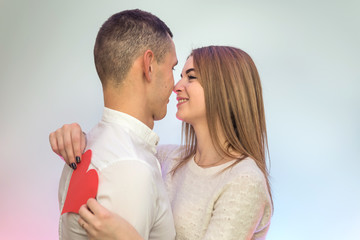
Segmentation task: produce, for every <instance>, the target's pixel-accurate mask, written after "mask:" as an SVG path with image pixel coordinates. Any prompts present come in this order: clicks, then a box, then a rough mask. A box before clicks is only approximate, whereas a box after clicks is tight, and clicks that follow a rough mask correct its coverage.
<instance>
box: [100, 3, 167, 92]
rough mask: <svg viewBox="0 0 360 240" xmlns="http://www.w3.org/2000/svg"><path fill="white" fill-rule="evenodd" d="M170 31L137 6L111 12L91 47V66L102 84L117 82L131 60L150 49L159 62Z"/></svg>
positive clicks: (129, 65)
mask: <svg viewBox="0 0 360 240" xmlns="http://www.w3.org/2000/svg"><path fill="white" fill-rule="evenodd" d="M172 37H173V35H172V32H171V31H170V29H169V27H168V26H167V25H166V24H165V23H164V22H163V21H161V20H160V19H159V18H158V17H156V16H154V15H153V14H151V13H148V12H145V11H141V10H139V9H135V10H126V11H122V12H119V13H116V14H114V15H112V16H111V17H110V18H109V19H108V20H107V21H106V22H105V23H104V24H103V25H102V27H101V28H100V30H99V32H98V35H97V38H96V42H95V47H94V59H95V66H96V70H97V73H98V75H99V78H100V80H101V82H102V84H103V86H105V85H106V84H107V81H108V80H111V81H114V83H115V84H117V85H118V84H120V83H121V81H122V80H123V79H124V78H125V77H126V76H127V73H128V72H129V70H130V68H131V66H132V64H133V62H134V60H135V59H136V58H137V57H138V56H140V55H141V54H142V53H143V52H144V51H146V50H147V49H150V50H152V51H153V52H154V55H155V59H156V61H157V62H160V61H161V60H162V59H163V58H164V55H165V53H166V52H167V51H168V50H169V49H170V46H171V43H170V38H172Z"/></svg>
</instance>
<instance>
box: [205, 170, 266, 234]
mask: <svg viewBox="0 0 360 240" xmlns="http://www.w3.org/2000/svg"><path fill="white" fill-rule="evenodd" d="M267 201H268V199H267V188H266V185H265V183H264V180H263V178H261V177H260V176H258V175H251V174H249V175H241V176H239V177H237V178H236V179H235V180H234V181H231V182H230V183H228V184H227V185H226V186H225V187H224V188H223V191H222V193H221V194H220V196H219V198H218V199H217V201H216V202H215V204H214V210H213V214H212V217H211V219H210V223H209V226H208V229H207V231H206V234H205V236H204V238H203V239H204V240H212V239H217V240H219V239H220V240H221V239H224V240H225V239H227V240H230V239H237V240H239V239H241V240H247V239H255V238H253V235H254V233H255V231H257V230H259V227H261V226H259V224H260V222H261V219H262V217H263V215H264V208H265V205H266V202H267ZM260 225H261V224H260ZM267 227H268V226H263V227H261V228H267ZM260 230H261V229H260ZM265 231H267V229H266V230H265Z"/></svg>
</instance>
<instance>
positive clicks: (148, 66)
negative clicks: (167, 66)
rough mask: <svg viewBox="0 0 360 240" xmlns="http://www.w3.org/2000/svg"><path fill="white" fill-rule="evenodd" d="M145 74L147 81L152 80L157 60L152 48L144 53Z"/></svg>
mask: <svg viewBox="0 0 360 240" xmlns="http://www.w3.org/2000/svg"><path fill="white" fill-rule="evenodd" d="M143 58H144V69H143V71H144V76H145V79H146V80H147V81H149V82H150V81H151V79H152V74H153V70H154V69H153V63H154V62H155V59H154V53H153V52H152V51H151V50H146V51H145V53H144V56H143Z"/></svg>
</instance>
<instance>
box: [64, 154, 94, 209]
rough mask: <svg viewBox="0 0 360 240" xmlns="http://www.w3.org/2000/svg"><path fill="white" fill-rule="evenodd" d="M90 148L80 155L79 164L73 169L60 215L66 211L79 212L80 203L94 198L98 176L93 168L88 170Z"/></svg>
mask: <svg viewBox="0 0 360 240" xmlns="http://www.w3.org/2000/svg"><path fill="white" fill-rule="evenodd" d="M91 154H92V152H91V150H87V151H86V152H85V153H84V154H83V155H82V161H81V164H78V167H77V169H76V170H75V171H73V173H72V175H71V179H70V184H69V188H68V192H67V194H66V199H65V203H64V207H63V210H62V212H61V215H62V214H64V213H67V212H73V213H79V209H80V207H81V205H83V204H85V203H86V202H87V200H88V199H89V198H91V197H92V198H95V197H96V194H97V189H98V185H99V177H98V174H97V172H96V170H95V169H91V170H89V171H87V170H88V168H89V165H90V162H91Z"/></svg>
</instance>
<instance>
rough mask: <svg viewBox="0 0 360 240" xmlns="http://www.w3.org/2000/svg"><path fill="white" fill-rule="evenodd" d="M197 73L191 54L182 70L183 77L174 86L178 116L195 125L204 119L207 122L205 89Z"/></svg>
mask: <svg viewBox="0 0 360 240" xmlns="http://www.w3.org/2000/svg"><path fill="white" fill-rule="evenodd" d="M196 74H197V73H196V69H194V64H193V57H192V56H190V57H189V58H188V60H187V61H186V63H185V65H184V68H183V70H182V72H181V79H180V80H179V82H178V83H177V84H176V85H175V87H174V92H175V93H176V95H177V97H176V99H177V101H178V104H177V105H176V106H177V109H178V110H177V112H176V117H177V118H178V119H179V120H182V121H185V122H187V123H189V124H191V125H193V126H195V125H196V124H197V123H201V122H203V121H205V123H206V110H205V97H204V89H203V87H202V86H201V84H200V83H199V81H198V80H197V75H196Z"/></svg>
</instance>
